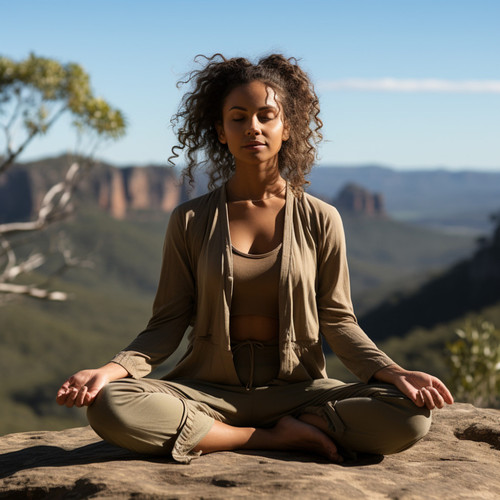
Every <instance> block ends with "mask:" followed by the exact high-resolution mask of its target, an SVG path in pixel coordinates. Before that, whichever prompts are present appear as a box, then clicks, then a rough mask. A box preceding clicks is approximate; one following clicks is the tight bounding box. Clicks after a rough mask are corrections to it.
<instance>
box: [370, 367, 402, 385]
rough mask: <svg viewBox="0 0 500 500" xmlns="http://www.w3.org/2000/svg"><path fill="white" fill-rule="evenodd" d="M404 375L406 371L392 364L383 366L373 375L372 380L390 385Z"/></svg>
mask: <svg viewBox="0 0 500 500" xmlns="http://www.w3.org/2000/svg"><path fill="white" fill-rule="evenodd" d="M404 373H406V370H405V369H404V368H402V367H401V366H399V365H398V364H396V363H394V364H392V365H387V366H384V368H381V369H380V370H378V371H377V372H375V373H374V374H373V378H375V379H377V380H380V381H381V382H389V383H392V382H393V381H394V380H395V379H396V378H398V377H400V376H401V375H403V374H404Z"/></svg>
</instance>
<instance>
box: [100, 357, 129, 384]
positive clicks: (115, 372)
mask: <svg viewBox="0 0 500 500" xmlns="http://www.w3.org/2000/svg"><path fill="white" fill-rule="evenodd" d="M99 371H101V372H102V373H103V374H104V375H105V376H106V377H107V378H108V380H109V381H112V380H118V379H121V378H126V377H129V376H130V374H129V372H128V371H127V370H126V369H125V368H123V366H122V365H119V364H118V363H114V362H113V361H110V362H109V363H107V364H105V365H104V366H102V367H101V368H99Z"/></svg>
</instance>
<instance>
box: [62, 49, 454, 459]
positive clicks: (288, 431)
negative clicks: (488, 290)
mask: <svg viewBox="0 0 500 500" xmlns="http://www.w3.org/2000/svg"><path fill="white" fill-rule="evenodd" d="M183 83H192V85H193V89H192V91H191V92H188V93H187V94H186V95H185V96H184V99H183V101H182V104H181V107H180V109H179V112H178V113H177V114H176V115H175V117H174V119H173V122H174V125H178V126H179V128H178V138H179V146H176V147H175V148H174V149H173V151H174V156H177V154H176V153H175V151H176V150H178V149H180V150H185V152H186V158H187V160H188V164H187V167H186V168H185V170H184V175H185V176H186V177H187V178H188V179H189V180H190V181H191V182H192V181H193V170H194V169H195V168H196V167H197V166H198V165H199V164H200V163H203V164H204V165H205V168H206V171H207V172H208V174H209V176H210V184H209V187H210V188H211V191H210V192H209V193H208V194H206V195H204V196H201V197H199V198H196V199H194V200H191V201H188V202H186V203H184V204H182V205H180V206H179V207H177V208H176V209H175V210H174V212H173V213H172V215H171V218H170V221H169V225H168V229H167V235H166V238H165V246H164V253H163V265H162V270H161V275H160V281H159V286H158V291H157V295H156V298H155V302H154V306H153V316H152V318H151V320H150V321H149V323H148V325H147V328H146V329H145V330H144V331H143V332H142V333H141V334H140V335H139V336H138V337H137V338H136V339H135V340H134V341H133V342H132V343H131V344H130V345H129V346H128V347H127V348H126V349H125V350H124V351H122V352H120V353H119V354H117V355H116V356H115V357H114V358H113V360H112V361H111V362H110V363H108V364H106V365H105V366H103V367H101V368H99V369H96V370H83V371H80V372H78V373H76V374H75V375H73V376H72V377H70V378H69V379H68V380H67V381H66V382H65V383H64V384H63V385H62V387H61V389H60V390H59V392H58V396H57V401H58V402H59V404H65V405H66V406H68V407H71V406H73V405H76V406H78V407H81V406H84V405H86V406H88V407H89V408H88V413H87V415H88V418H89V422H90V424H91V425H92V427H93V428H94V429H95V431H96V432H97V433H98V434H99V435H100V436H102V437H103V438H104V439H105V440H107V441H109V442H111V443H114V444H117V445H119V446H122V447H125V448H128V449H131V450H135V451H138V452H143V453H154V454H169V453H171V454H172V456H173V458H174V459H175V460H177V461H180V462H189V461H190V460H191V459H192V458H193V457H195V456H197V455H199V454H202V453H210V452H214V451H219V450H234V449H242V448H246V449H276V450H305V451H311V452H314V453H318V454H320V455H322V456H324V457H326V458H328V459H329V460H332V461H334V462H341V461H343V459H344V457H349V458H351V457H352V456H353V455H354V456H355V453H356V452H364V453H377V454H388V453H395V452H398V451H401V450H404V449H406V448H408V447H409V446H411V445H412V444H413V443H415V442H416V441H418V440H419V439H420V438H421V437H423V436H424V435H425V434H426V433H427V431H428V429H429V426H430V411H429V410H431V409H433V408H436V407H437V408H441V407H443V406H444V403H445V402H446V403H450V404H451V403H452V402H453V399H452V396H451V394H450V393H449V391H448V389H447V388H446V387H445V386H444V384H443V383H442V382H440V381H439V380H438V379H437V378H435V377H433V376H431V375H427V374H425V373H422V372H413V371H407V370H404V369H403V368H401V367H400V366H398V365H397V364H395V363H394V362H393V361H392V360H391V359H390V358H389V357H387V356H386V355H385V354H384V353H383V352H381V351H380V350H379V349H378V348H377V347H376V346H375V344H373V342H371V341H370V340H369V339H368V337H367V336H366V335H365V333H364V332H363V331H362V330H361V329H360V327H359V326H358V324H357V321H356V318H355V316H354V313H353V310H352V305H351V299H350V288H349V275H348V270H347V262H346V254H345V241H344V234H343V228H342V223H341V219H340V217H339V215H338V212H337V211H336V210H335V209H334V208H333V207H332V206H330V205H328V204H326V203H324V202H322V201H320V200H318V199H316V198H314V197H312V196H310V195H308V194H306V193H304V191H303V186H304V184H306V181H305V175H306V174H307V173H308V172H309V170H310V168H311V166H312V163H313V161H314V159H315V146H316V144H317V143H318V142H319V140H320V139H321V134H320V133H319V130H320V128H321V126H322V123H321V121H320V119H319V118H318V113H319V106H318V100H317V97H316V94H315V93H314V89H313V87H312V84H311V82H310V81H309V79H308V77H307V75H306V74H305V73H304V72H303V71H302V70H301V68H300V67H299V66H298V65H297V64H296V62H295V61H294V60H291V59H290V60H288V59H286V58H284V57H283V56H281V55H271V56H268V57H266V58H263V59H261V60H260V61H259V62H258V63H257V64H255V65H254V64H252V63H250V62H249V61H247V60H246V59H243V58H236V59H225V58H224V57H223V56H221V55H220V54H216V55H215V56H213V57H212V58H210V59H207V63H206V65H205V66H204V67H202V69H200V70H198V71H194V72H193V73H191V74H190V76H189V78H188V80H187V82H183ZM199 154H201V155H203V158H202V160H201V162H200V161H198V155H199ZM218 181H223V182H222V183H219V184H220V185H219V187H215V185H216V183H217V182H218ZM190 324H191V325H192V326H193V329H192V331H191V332H190V334H189V347H188V349H187V352H186V353H185V355H184V357H183V358H182V360H181V361H180V362H179V363H178V364H177V366H176V367H175V368H174V369H173V370H172V371H171V372H170V373H169V374H168V375H167V376H166V377H165V380H153V379H143V378H142V377H144V376H145V375H147V374H148V373H150V371H151V370H152V369H153V368H154V367H155V366H157V365H158V364H160V363H161V362H163V361H164V360H165V359H167V358H168V356H169V355H170V354H171V353H172V352H173V351H174V350H175V349H176V347H177V346H178V345H179V343H180V341H181V339H182V337H183V336H184V333H185V331H186V329H187V327H188V326H189V325H190ZM320 334H321V335H323V336H324V337H325V338H326V340H327V342H328V343H329V345H330V346H331V348H332V350H333V351H334V352H335V353H336V354H337V356H339V358H340V359H341V360H342V361H343V362H344V364H345V365H346V366H347V367H348V368H349V369H350V370H351V371H352V372H353V373H354V374H356V375H357V376H358V377H359V378H360V380H361V381H362V382H361V383H356V384H344V383H342V382H341V381H338V380H332V379H328V378H327V375H326V371H325V358H324V355H323V352H322V348H321V338H320Z"/></svg>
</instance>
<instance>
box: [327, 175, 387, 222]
mask: <svg viewBox="0 0 500 500" xmlns="http://www.w3.org/2000/svg"><path fill="white" fill-rule="evenodd" d="M332 205H334V206H336V207H337V208H338V209H339V210H340V211H341V212H348V213H353V214H361V215H366V216H369V217H376V216H385V215H386V211H385V202H384V197H383V195H381V194H379V193H372V192H370V191H368V190H367V189H365V188H364V187H362V186H359V185H357V184H353V183H348V184H346V185H345V186H344V187H343V188H342V189H341V190H340V192H339V194H338V195H337V197H336V198H335V199H334V200H333V201H332Z"/></svg>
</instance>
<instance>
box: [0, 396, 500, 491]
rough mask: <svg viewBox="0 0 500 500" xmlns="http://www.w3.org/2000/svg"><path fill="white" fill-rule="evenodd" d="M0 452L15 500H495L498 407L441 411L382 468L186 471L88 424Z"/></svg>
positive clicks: (33, 435)
mask: <svg viewBox="0 0 500 500" xmlns="http://www.w3.org/2000/svg"><path fill="white" fill-rule="evenodd" d="M0 453H1V454H0V498H9V499H26V498H29V499H39V498H44V499H45V498H51V499H61V498H72V499H78V498H134V499H163V498H169V499H173V498H190V499H192V498H250V497H252V498H268V497H274V496H276V495H280V496H281V497H282V498H333V499H336V498H338V499H340V498H342V499H345V498H349V499H366V498H369V499H374V500H377V499H386V498H390V499H399V500H403V499H405V500H410V499H411V500H415V499H426V500H428V499H440V500H442V499H447V498H453V499H470V498H481V499H498V498H499V492H500V474H499V471H500V410H492V409H478V408H475V407H474V406H471V405H466V404H455V405H453V406H451V407H448V408H445V409H443V410H440V411H436V412H434V423H433V426H432V429H431V431H430V433H429V434H428V436H426V438H425V439H423V440H422V441H421V442H420V443H418V444H417V445H415V446H414V447H413V448H411V449H409V450H407V451H405V452H403V453H400V454H397V455H391V456H388V457H385V458H384V459H383V460H379V461H378V463H377V461H371V463H369V462H368V461H367V462H366V463H358V464H349V465H343V466H340V465H335V464H331V463H328V462H326V461H324V460H321V459H317V458H316V457H313V456H309V455H305V454H295V453H294V454H291V453H285V452H279V453H278V452H276V453H270V452H258V451H256V452H236V453H229V452H225V453H215V454H212V455H206V456H203V457H201V458H199V459H197V460H195V461H193V462H192V463H191V464H190V465H181V464H177V463H174V462H173V461H172V460H169V459H167V458H155V457H144V456H140V455H136V454H133V453H130V452H127V451H125V450H121V449H119V448H115V447H113V446H111V445H108V444H106V443H104V442H102V441H101V440H100V439H99V438H98V437H97V436H96V435H95V434H94V432H93V431H92V430H91V429H90V427H82V428H75V429H67V430H64V431H60V432H25V433H20V434H10V435H7V436H3V437H1V438H0Z"/></svg>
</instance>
